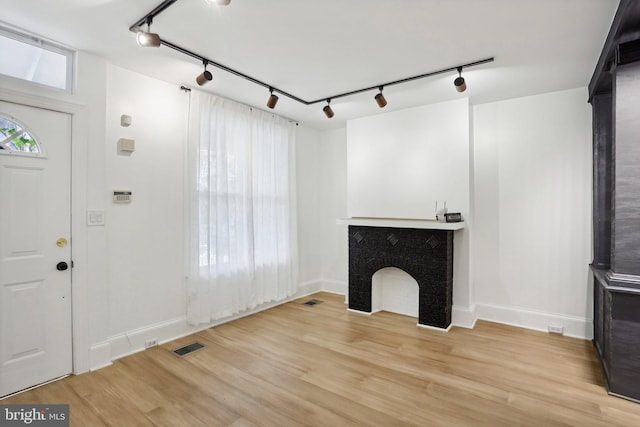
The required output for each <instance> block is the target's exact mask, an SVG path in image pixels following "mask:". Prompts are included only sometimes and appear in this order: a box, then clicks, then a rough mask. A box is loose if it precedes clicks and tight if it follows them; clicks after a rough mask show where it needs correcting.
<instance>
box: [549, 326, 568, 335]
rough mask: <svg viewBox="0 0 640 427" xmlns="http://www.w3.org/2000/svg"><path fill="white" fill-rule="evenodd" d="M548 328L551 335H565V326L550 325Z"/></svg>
mask: <svg viewBox="0 0 640 427" xmlns="http://www.w3.org/2000/svg"><path fill="white" fill-rule="evenodd" d="M548 328H549V333H552V334H560V335H562V334H564V326H561V325H549V326H548Z"/></svg>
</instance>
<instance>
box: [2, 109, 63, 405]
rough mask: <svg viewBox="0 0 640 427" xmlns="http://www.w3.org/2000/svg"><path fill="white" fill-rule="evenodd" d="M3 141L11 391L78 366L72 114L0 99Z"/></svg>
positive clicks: (6, 386) (5, 372)
mask: <svg viewBox="0 0 640 427" xmlns="http://www.w3.org/2000/svg"><path fill="white" fill-rule="evenodd" d="M7 135H8V136H7ZM16 135H18V136H17V137H15V139H12V138H13V137H14V136H16ZM33 140H35V143H36V144H37V145H36V144H34V143H33V142H32V141H33ZM0 146H1V148H0V396H5V395H7V394H10V393H13V392H16V391H19V390H22V389H25V388H28V387H30V386H33V385H37V384H40V383H43V382H46V381H48V380H51V379H54V378H57V377H60V376H63V375H65V374H68V373H70V372H71V369H72V353H71V235H70V234H71V212H70V210H71V163H70V162H71V116H69V115H68V114H64V113H58V112H54V111H50V110H43V109H39V108H33V107H27V106H24V105H18V104H13V103H7V102H0ZM25 147H26V148H25ZM38 151H39V152H38ZM65 265H66V267H67V268H66V269H65Z"/></svg>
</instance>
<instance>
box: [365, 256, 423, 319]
mask: <svg viewBox="0 0 640 427" xmlns="http://www.w3.org/2000/svg"><path fill="white" fill-rule="evenodd" d="M371 311H372V312H374V313H375V312H376V311H389V312H391V313H397V314H403V315H405V316H411V317H415V318H417V317H418V282H417V281H416V279H414V278H413V277H411V275H410V274H409V273H407V272H405V271H403V270H402V269H400V268H397V267H385V268H382V269H380V270H378V271H376V272H375V273H374V274H373V276H372V278H371Z"/></svg>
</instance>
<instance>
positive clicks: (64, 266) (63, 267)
mask: <svg viewBox="0 0 640 427" xmlns="http://www.w3.org/2000/svg"><path fill="white" fill-rule="evenodd" d="M67 268H69V264H67V263H66V262H64V261H61V262H59V263H58V264H57V265H56V270H58V271H65V270H66V269H67Z"/></svg>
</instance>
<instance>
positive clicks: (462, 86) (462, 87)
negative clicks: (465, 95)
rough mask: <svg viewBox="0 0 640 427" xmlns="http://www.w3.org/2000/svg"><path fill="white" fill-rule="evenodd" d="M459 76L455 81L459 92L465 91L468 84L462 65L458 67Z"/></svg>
mask: <svg viewBox="0 0 640 427" xmlns="http://www.w3.org/2000/svg"><path fill="white" fill-rule="evenodd" d="M457 69H458V77H456V79H455V80H454V81H453V84H454V86H455V87H456V90H457V91H458V92H464V91H465V90H467V84H466V83H465V82H464V77H462V67H458V68H457Z"/></svg>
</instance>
